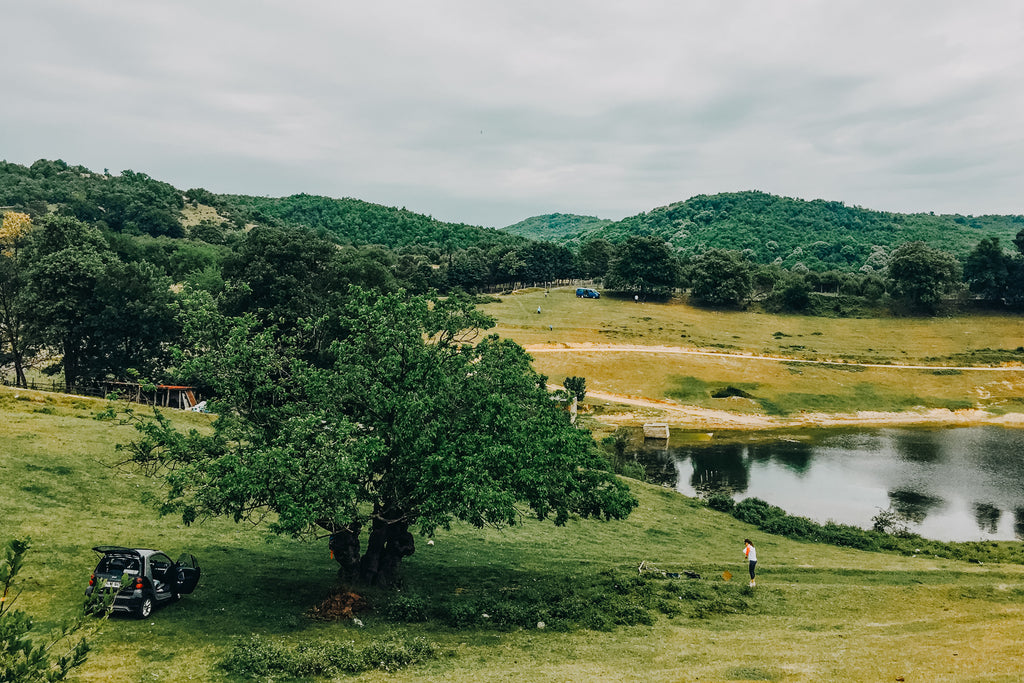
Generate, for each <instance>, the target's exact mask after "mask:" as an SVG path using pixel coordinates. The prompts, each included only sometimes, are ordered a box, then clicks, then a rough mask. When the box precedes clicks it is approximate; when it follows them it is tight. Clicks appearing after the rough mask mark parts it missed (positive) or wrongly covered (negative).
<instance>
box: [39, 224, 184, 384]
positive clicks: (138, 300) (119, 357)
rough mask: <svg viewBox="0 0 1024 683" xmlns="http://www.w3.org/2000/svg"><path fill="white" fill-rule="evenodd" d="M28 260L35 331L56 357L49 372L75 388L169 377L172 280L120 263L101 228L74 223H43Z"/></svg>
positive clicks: (144, 267)
mask: <svg viewBox="0 0 1024 683" xmlns="http://www.w3.org/2000/svg"><path fill="white" fill-rule="evenodd" d="M28 254H29V256H28V258H29V263H30V265H29V268H28V274H29V281H28V285H27V288H26V298H27V300H28V305H29V306H31V309H32V313H33V318H32V323H31V329H32V330H33V331H34V333H35V334H37V335H38V337H39V339H40V340H41V341H42V342H43V343H45V344H46V345H48V346H49V347H50V348H52V349H54V350H55V351H56V352H57V354H56V355H57V358H56V362H54V363H53V364H52V365H51V366H50V367H49V368H47V369H46V371H47V372H52V373H56V372H61V371H62V372H63V373H64V380H65V382H66V383H67V384H68V385H69V386H75V385H78V384H79V383H81V382H83V381H95V380H101V379H105V378H108V377H113V378H115V379H125V378H126V376H127V375H128V372H129V370H135V371H138V372H141V373H143V374H145V375H147V376H150V377H154V376H157V375H158V374H160V373H161V372H162V371H163V369H164V368H165V367H166V364H167V361H168V360H169V359H168V357H167V352H166V347H167V344H168V342H170V341H172V340H173V337H174V334H175V331H176V327H175V324H174V319H173V312H172V309H171V301H172V299H173V296H172V293H171V289H170V286H171V281H170V278H168V277H166V276H165V275H163V274H162V273H161V272H160V271H159V270H158V269H156V268H154V267H153V266H152V265H150V264H148V263H146V262H139V263H129V264H125V263H122V262H121V261H120V260H119V259H118V258H117V256H116V255H115V254H114V253H113V251H111V250H110V248H109V246H108V245H107V242H106V241H105V240H104V238H103V234H102V233H101V232H100V231H99V230H98V229H97V228H95V227H93V226H90V225H86V224H85V223H82V222H81V221H79V220H77V219H75V218H70V217H64V216H59V217H48V218H45V219H43V220H41V221H40V225H39V227H38V229H36V230H33V231H32V233H31V239H30V241H29V247H28Z"/></svg>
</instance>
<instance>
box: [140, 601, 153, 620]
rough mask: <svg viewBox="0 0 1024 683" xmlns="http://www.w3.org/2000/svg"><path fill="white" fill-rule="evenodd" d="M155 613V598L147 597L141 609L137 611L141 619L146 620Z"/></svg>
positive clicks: (141, 604)
mask: <svg viewBox="0 0 1024 683" xmlns="http://www.w3.org/2000/svg"><path fill="white" fill-rule="evenodd" d="M152 613H153V598H151V597H150V596H148V595H147V596H145V597H144V598H142V602H141V603H139V609H138V611H137V614H138V617H139V619H146V618H148V617H149V615H151V614H152Z"/></svg>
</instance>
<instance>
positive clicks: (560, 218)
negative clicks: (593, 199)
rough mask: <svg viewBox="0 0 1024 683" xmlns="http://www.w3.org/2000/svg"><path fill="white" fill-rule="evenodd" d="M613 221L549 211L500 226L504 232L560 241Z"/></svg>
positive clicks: (536, 238) (534, 238)
mask: <svg viewBox="0 0 1024 683" xmlns="http://www.w3.org/2000/svg"><path fill="white" fill-rule="evenodd" d="M613 222H614V221H611V220H609V219H607V218H597V217H595V216H579V215H577V214H571V213H549V214H545V215H543V216H533V217H532V218H527V219H525V220H521V221H519V222H518V223H513V224H512V225H509V226H506V227H504V228H502V230H503V231H504V232H509V233H512V234H513V235H520V236H521V237H526V238H529V239H531V240H543V241H547V242H562V241H565V240H567V239H571V238H573V237H575V236H576V235H580V234H585V233H589V232H594V231H596V230H600V229H601V228H604V227H605V226H608V225H611V224H612V223H613Z"/></svg>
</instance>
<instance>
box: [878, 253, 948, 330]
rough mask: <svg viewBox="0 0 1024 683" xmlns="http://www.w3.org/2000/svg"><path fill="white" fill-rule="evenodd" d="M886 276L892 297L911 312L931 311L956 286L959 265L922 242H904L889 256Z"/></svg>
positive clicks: (946, 255) (945, 254)
mask: <svg viewBox="0 0 1024 683" xmlns="http://www.w3.org/2000/svg"><path fill="white" fill-rule="evenodd" d="M888 276H889V280H890V282H891V287H890V290H891V291H892V293H893V296H894V297H896V298H899V299H902V300H903V301H904V302H905V303H906V304H907V305H908V306H909V307H910V309H911V310H913V311H916V312H923V313H933V312H934V311H935V310H936V309H937V308H938V306H939V304H940V303H941V302H942V298H943V297H944V296H945V295H946V294H949V293H951V292H953V291H955V290H956V288H957V286H958V285H959V283H960V264H959V263H958V262H957V260H956V259H955V258H953V256H952V255H950V254H947V253H946V252H944V251H940V250H938V249H933V248H932V247H929V246H928V245H927V244H925V243H924V242H907V243H906V244H903V245H901V246H900V247H899V248H897V249H896V250H895V251H894V252H893V253H892V256H891V257H890V258H889V268H888Z"/></svg>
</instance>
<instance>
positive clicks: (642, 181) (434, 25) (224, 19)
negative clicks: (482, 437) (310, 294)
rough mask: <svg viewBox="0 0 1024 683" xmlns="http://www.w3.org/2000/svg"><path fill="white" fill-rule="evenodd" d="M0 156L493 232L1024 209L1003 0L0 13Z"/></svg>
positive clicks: (377, 4) (1022, 159)
mask: <svg viewBox="0 0 1024 683" xmlns="http://www.w3.org/2000/svg"><path fill="white" fill-rule="evenodd" d="M0 7H2V10H3V11H2V14H0V16H2V17H3V26H4V30H3V39H2V40H0V57H2V59H0V85H2V92H3V97H2V99H0V158H3V159H6V160H7V161H11V162H16V163H21V164H30V163H31V162H33V161H35V160H36V159H40V158H46V159H57V158H60V159H63V160H65V161H67V162H68V163H70V164H81V165H83V166H87V167H89V168H91V169H93V170H96V171H102V170H103V169H105V168H106V169H109V170H110V171H111V172H113V173H116V172H119V171H121V170H123V169H132V170H134V171H140V172H144V173H147V174H149V175H151V176H153V177H154V178H157V179H159V180H164V181H167V182H169V183H171V184H173V185H175V186H176V187H179V188H181V189H188V188H193V187H205V188H206V189H208V190H211V191H213V192H219V193H241V194H252V195H270V196H284V195H289V194H293V193H297V192H307V193H310V194H323V195H328V196H332V197H356V198H359V199H365V200H367V201H372V202H377V203H381V204H386V205H389V206H405V207H406V208H409V209H411V210H414V211H417V212H421V213H426V214H430V215H433V216H434V217H436V218H440V219H443V220H451V221H462V222H466V223H472V224H477V225H487V226H497V227H501V226H504V225H508V224H510V223H514V222H516V221H518V220H521V219H523V218H526V217H528V216H533V215H538V214H545V213H555V212H560V213H581V214H587V215H596V216H600V217H602V218H615V219H618V218H622V217H624V216H629V215H634V214H637V213H639V212H641V211H646V210H649V209H651V208H654V207H656V206H661V205H664V204H668V203H671V202H674V201H680V200H683V199H687V198H689V197H691V196H693V195H695V194H701V193H709V194H710V193H715V192H729V191H736V190H748V189H758V190H764V191H766V192H771V193H774V194H782V195H786V196H791V197H800V198H804V199H814V198H824V199H830V200H839V201H845V202H846V203H847V204H854V205H859V206H863V207H865V208H871V209H881V210H891V211H932V210H933V211H935V212H936V213H939V212H942V213H953V212H958V213H963V214H981V213H1014V214H1019V213H1024V3H1022V2H1020V1H1019V0H1005V1H992V2H987V1H984V0H981V1H979V2H962V1H960V0H956V1H947V0H941V1H940V0H927V1H920V2H903V1H901V2H892V1H891V0H885V1H873V0H860V1H852V0H851V1H843V0H819V1H816V2H810V1H801V0H770V1H769V0H757V1H752V2H742V1H737V2H729V1H725V0H709V1H707V2H686V1H683V0H666V1H664V2H650V1H646V0H630V1H629V2H611V1H610V0H605V1H602V2H583V1H580V0H544V1H532V0H528V1H524V0H505V1H503V2H498V1H493V2H492V1H487V0H418V1H416V0H409V1H407V2H390V1H381V0H373V1H372V2H344V1H342V0H309V1H303V0H290V1H280V2H261V1H258V0H244V1H243V0H238V1H234V2H225V1H221V0H195V1H192V0H188V1H185V0H161V1H160V2H140V1H139V0H89V1H88V2H80V1H77V0H65V1H54V0H4V1H3V2H2V4H0Z"/></svg>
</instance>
